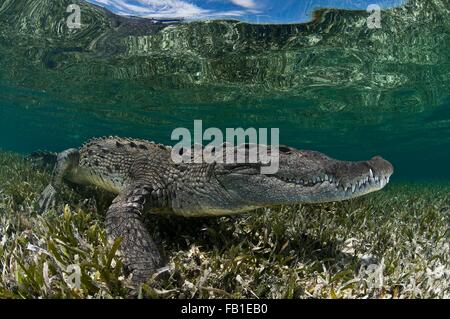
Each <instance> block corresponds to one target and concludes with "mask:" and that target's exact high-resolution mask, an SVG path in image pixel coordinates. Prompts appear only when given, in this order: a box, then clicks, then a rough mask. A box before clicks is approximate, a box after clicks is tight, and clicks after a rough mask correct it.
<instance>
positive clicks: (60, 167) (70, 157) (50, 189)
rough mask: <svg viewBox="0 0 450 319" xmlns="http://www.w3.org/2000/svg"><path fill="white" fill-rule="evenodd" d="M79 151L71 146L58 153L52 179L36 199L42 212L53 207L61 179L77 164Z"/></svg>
mask: <svg viewBox="0 0 450 319" xmlns="http://www.w3.org/2000/svg"><path fill="white" fill-rule="evenodd" d="M79 161H80V153H79V151H78V150H77V149H75V148H71V149H68V150H65V151H64V152H61V153H59V154H58V157H57V161H56V165H55V168H54V169H53V175H52V181H51V182H50V184H49V185H47V187H46V188H45V189H44V191H43V192H42V194H41V196H40V197H39V199H38V210H39V212H41V213H42V212H44V211H46V210H48V209H50V208H53V207H54V206H55V203H56V197H57V195H58V192H59V190H60V188H61V186H62V183H63V179H64V177H65V176H67V174H68V173H69V172H70V171H71V170H73V169H75V168H76V167H77V166H78V163H79Z"/></svg>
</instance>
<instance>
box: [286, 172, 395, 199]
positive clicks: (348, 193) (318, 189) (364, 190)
mask: <svg viewBox="0 0 450 319" xmlns="http://www.w3.org/2000/svg"><path fill="white" fill-rule="evenodd" d="M389 178H390V176H388V175H385V176H379V177H375V178H369V179H361V180H359V181H355V182H354V183H348V184H346V185H343V184H341V183H339V182H331V181H327V180H325V181H321V182H319V183H316V184H314V185H309V186H304V185H299V184H298V183H289V184H290V185H292V186H293V187H302V188H305V187H309V188H310V193H312V194H317V195H316V196H311V197H310V199H309V200H308V199H307V198H306V199H305V200H304V202H309V203H318V202H333V201H342V200H347V199H351V198H355V197H359V196H362V195H366V194H369V193H372V192H376V191H378V190H381V189H383V188H384V187H385V186H386V185H387V184H388V183H389ZM302 191H303V192H304V190H303V189H302Z"/></svg>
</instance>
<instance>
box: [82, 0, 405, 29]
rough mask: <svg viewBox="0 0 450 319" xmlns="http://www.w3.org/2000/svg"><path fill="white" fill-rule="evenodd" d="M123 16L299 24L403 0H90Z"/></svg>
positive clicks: (391, 5) (388, 5) (385, 5)
mask: <svg viewBox="0 0 450 319" xmlns="http://www.w3.org/2000/svg"><path fill="white" fill-rule="evenodd" d="M87 1H88V2H91V3H94V4H97V5H100V6H102V7H105V8H107V9H109V10H110V11H112V12H114V13H117V14H120V15H134V16H139V17H147V18H183V19H186V20H198V19H201V20H205V19H235V20H240V21H246V22H251V23H280V24H281V23H299V22H306V21H308V20H310V18H311V13H312V12H313V11H314V9H317V8H324V7H327V8H343V9H359V10H366V9H367V7H368V6H369V5H370V4H377V5H379V6H380V7H381V8H390V7H395V6H399V5H401V4H403V3H404V0H87Z"/></svg>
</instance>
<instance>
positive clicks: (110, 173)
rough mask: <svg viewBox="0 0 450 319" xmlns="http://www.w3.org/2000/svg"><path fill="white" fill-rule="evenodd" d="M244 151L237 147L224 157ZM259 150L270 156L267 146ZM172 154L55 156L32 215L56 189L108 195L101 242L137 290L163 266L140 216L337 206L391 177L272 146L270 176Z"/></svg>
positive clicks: (115, 144)
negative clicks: (113, 246)
mask: <svg viewBox="0 0 450 319" xmlns="http://www.w3.org/2000/svg"><path fill="white" fill-rule="evenodd" d="M256 146H258V145H256ZM224 147H225V148H227V147H230V146H226V145H224ZM252 147H255V145H250V144H244V145H241V146H238V147H234V148H233V149H232V150H233V152H237V151H238V150H239V149H241V150H242V149H245V150H247V151H248V150H249V149H252ZM267 148H268V149H269V151H271V150H272V148H273V146H272V147H270V146H268V147H267ZM267 148H266V150H267ZM172 150H173V148H172V147H170V146H165V145H162V144H157V143H154V142H150V141H146V140H138V139H131V138H120V137H103V138H95V139H92V140H90V141H88V142H87V143H85V144H84V145H83V146H82V147H81V148H79V149H68V150H65V151H63V152H61V153H59V154H57V160H56V164H55V167H54V169H53V174H52V180H51V182H50V184H49V185H48V186H47V187H46V188H45V190H44V191H43V193H42V195H41V197H40V199H39V201H38V203H39V207H40V210H41V211H45V210H47V209H49V208H51V207H54V205H55V201H56V198H57V196H58V193H59V192H60V190H61V186H62V185H63V182H64V181H69V182H71V183H75V184H80V185H92V186H96V187H99V188H101V189H103V190H106V191H108V192H111V193H114V194H116V195H117V197H116V198H115V199H114V200H113V202H112V204H111V206H110V207H109V209H108V210H107V213H106V220H105V224H106V231H107V235H108V237H109V238H111V239H113V240H114V239H117V238H121V239H122V242H121V246H120V252H121V253H122V255H123V257H124V264H125V266H126V267H127V269H128V270H129V271H130V272H131V273H132V276H131V278H132V282H133V283H134V284H139V283H143V282H145V281H146V280H147V279H148V278H149V276H151V275H152V274H155V273H156V272H157V271H158V270H159V269H161V268H162V267H164V265H165V258H163V253H162V250H161V249H160V247H159V246H158V245H157V244H156V243H155V242H154V240H153V238H152V237H151V236H150V234H149V232H148V231H147V230H146V228H145V226H144V223H143V221H142V216H143V214H144V212H146V213H150V214H174V215H181V216H185V217H197V216H223V215H231V214H237V213H241V212H248V211H253V210H255V209H258V208H264V207H272V206H278V205H290V204H298V203H322V202H332V201H342V200H347V199H351V198H355V197H358V196H362V195H365V194H368V193H370V192H374V191H378V190H380V189H382V188H383V187H384V186H385V185H386V184H387V183H388V182H389V178H390V176H391V175H392V174H393V170H394V169H393V166H392V165H391V164H390V163H389V162H388V161H386V160H384V159H383V158H382V157H379V156H376V157H373V158H372V159H370V160H367V161H359V162H350V161H341V160H336V159H333V158H331V157H329V156H327V155H325V154H322V153H320V152H317V151H307V150H299V149H295V148H293V147H289V146H283V145H280V146H277V154H278V161H279V169H278V172H277V173H275V174H263V173H262V170H261V167H262V166H264V165H265V164H264V163H263V162H262V161H259V162H258V161H256V162H250V161H244V162H243V163H226V162H225V163H224V162H223V161H213V162H210V163H192V162H191V163H187V162H181V163H180V162H175V161H174V160H173V159H172V158H173V156H171V155H172ZM266 164H267V163H266Z"/></svg>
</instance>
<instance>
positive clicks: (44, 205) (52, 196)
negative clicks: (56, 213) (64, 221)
mask: <svg viewBox="0 0 450 319" xmlns="http://www.w3.org/2000/svg"><path fill="white" fill-rule="evenodd" d="M55 206H56V189H55V188H54V187H53V185H51V184H50V185H48V186H47V187H46V188H45V189H44V191H43V192H42V194H41V196H40V197H39V199H38V212H39V213H43V212H45V211H47V210H49V209H52V208H55Z"/></svg>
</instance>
